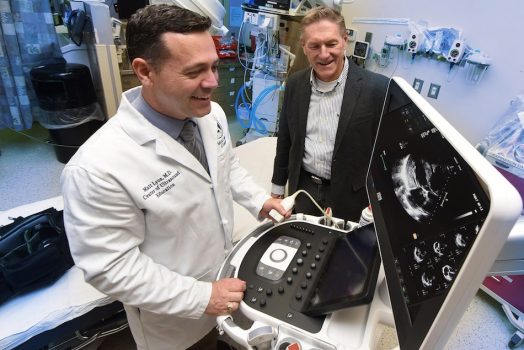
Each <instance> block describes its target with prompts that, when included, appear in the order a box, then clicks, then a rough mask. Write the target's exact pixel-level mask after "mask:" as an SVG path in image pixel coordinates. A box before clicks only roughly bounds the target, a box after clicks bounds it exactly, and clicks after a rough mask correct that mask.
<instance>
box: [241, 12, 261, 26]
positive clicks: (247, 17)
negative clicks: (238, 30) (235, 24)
mask: <svg viewBox="0 0 524 350" xmlns="http://www.w3.org/2000/svg"><path fill="white" fill-rule="evenodd" d="M244 22H246V23H250V24H255V25H257V24H258V13H254V12H249V11H246V12H244Z"/></svg>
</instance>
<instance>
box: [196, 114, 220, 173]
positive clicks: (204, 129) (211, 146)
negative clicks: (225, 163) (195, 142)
mask: <svg viewBox="0 0 524 350" xmlns="http://www.w3.org/2000/svg"><path fill="white" fill-rule="evenodd" d="M196 123H197V125H198V130H199V131H200V136H201V137H202V143H203V144H204V150H205V152H206V158H207V166H208V168H209V176H211V180H212V181H213V182H216V179H217V171H218V170H217V168H218V166H217V159H218V157H217V132H218V130H217V128H218V127H217V123H216V120H215V118H211V117H202V118H198V119H196Z"/></svg>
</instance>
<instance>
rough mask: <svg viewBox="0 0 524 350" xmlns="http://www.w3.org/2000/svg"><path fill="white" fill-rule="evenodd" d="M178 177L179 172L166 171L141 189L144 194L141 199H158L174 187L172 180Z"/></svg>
mask: <svg viewBox="0 0 524 350" xmlns="http://www.w3.org/2000/svg"><path fill="white" fill-rule="evenodd" d="M178 175H180V171H178V170H177V171H176V172H172V171H171V170H168V171H166V172H165V173H163V174H161V175H160V176H158V177H157V178H155V179H153V180H152V181H150V182H149V183H148V184H147V185H145V186H143V187H142V191H143V192H144V194H143V195H142V198H143V199H144V200H147V199H149V198H151V197H156V198H158V197H160V196H162V195H164V194H165V193H167V191H169V190H171V189H172V188H173V187H175V183H174V180H175V179H176V178H177V177H178Z"/></svg>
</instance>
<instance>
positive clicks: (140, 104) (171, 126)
mask: <svg viewBox="0 0 524 350" xmlns="http://www.w3.org/2000/svg"><path fill="white" fill-rule="evenodd" d="M131 105H133V107H135V108H136V110H137V111H138V112H139V113H140V114H142V115H143V116H144V118H146V119H147V120H148V121H149V122H150V123H151V124H153V125H154V126H156V127H157V128H159V129H160V130H162V131H163V132H165V133H166V134H168V135H169V136H171V137H172V138H174V139H178V137H179V136H180V131H181V130H182V127H183V126H184V123H185V121H184V120H179V119H175V118H171V117H168V116H167V115H165V114H162V113H159V112H157V111H155V110H154V109H153V108H151V106H150V105H149V103H147V102H146V100H144V97H143V96H142V94H138V96H137V97H136V98H135V99H134V100H133V101H131Z"/></svg>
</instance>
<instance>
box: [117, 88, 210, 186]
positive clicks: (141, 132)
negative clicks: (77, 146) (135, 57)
mask: <svg viewBox="0 0 524 350" xmlns="http://www.w3.org/2000/svg"><path fill="white" fill-rule="evenodd" d="M135 89H138V88H135ZM119 114H120V115H121V117H120V118H121V120H122V122H121V125H122V128H123V129H124V130H125V132H126V133H127V134H128V135H129V136H130V137H131V138H132V139H133V140H135V142H136V143H138V144H139V145H142V146H144V147H149V146H148V145H147V143H148V142H151V141H154V144H155V146H154V147H155V152H156V154H158V155H159V156H162V157H167V158H170V159H173V160H175V161H176V162H178V163H180V164H182V165H184V166H185V167H186V168H188V169H189V170H191V171H193V172H196V173H198V174H199V175H200V176H202V177H204V178H205V179H207V180H209V174H208V173H207V172H206V170H205V169H204V167H203V166H202V164H200V162H199V161H198V160H197V159H196V158H195V157H193V155H192V154H191V153H190V152H189V151H188V150H187V149H186V148H185V147H184V146H183V145H181V144H180V143H179V142H178V141H176V140H175V139H173V138H172V137H171V136H169V135H168V134H166V133H165V132H163V131H162V130H160V129H158V128H156V127H155V126H153V125H152V124H151V123H150V122H148V121H147V119H146V118H145V117H144V116H143V115H142V114H140V113H139V112H138V111H137V110H136V109H135V108H134V107H133V106H132V105H131V104H130V103H129V101H128V99H127V95H126V94H124V98H123V99H122V103H121V104H120V107H119ZM202 138H204V136H202ZM215 138H216V137H215ZM204 139H205V138H204ZM204 146H205V145H204ZM207 148H208V147H205V149H206V155H207ZM208 159H209V156H208ZM208 161H209V160H208ZM215 168H216V166H215Z"/></svg>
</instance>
